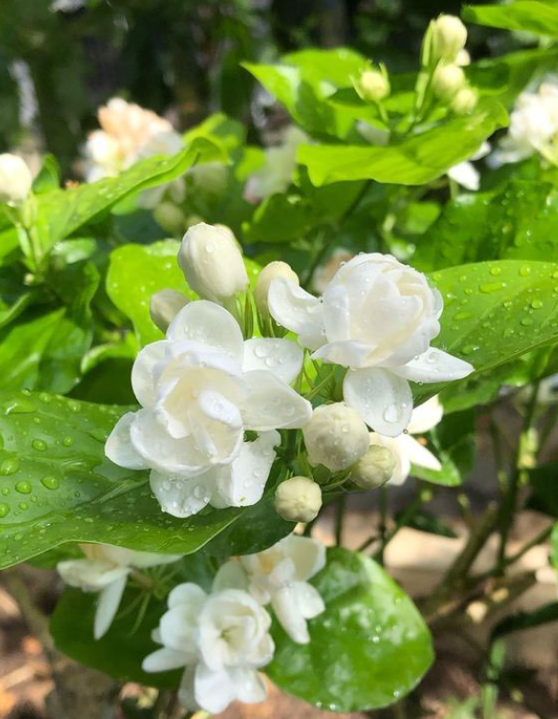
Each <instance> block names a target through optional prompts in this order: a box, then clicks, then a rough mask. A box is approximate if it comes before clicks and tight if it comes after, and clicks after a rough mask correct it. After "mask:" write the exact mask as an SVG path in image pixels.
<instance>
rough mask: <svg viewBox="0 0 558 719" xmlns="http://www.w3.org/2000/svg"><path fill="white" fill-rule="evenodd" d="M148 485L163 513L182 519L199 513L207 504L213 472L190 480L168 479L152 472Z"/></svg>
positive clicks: (154, 471)
mask: <svg viewBox="0 0 558 719" xmlns="http://www.w3.org/2000/svg"><path fill="white" fill-rule="evenodd" d="M149 484H150V485H151V491H152V492H153V494H154V495H155V497H156V498H157V501H158V502H159V504H160V505H161V509H162V510H163V512H167V514H171V515H172V516H173V517H179V518H180V519H184V518H186V517H191V516H192V515H193V514H197V513H198V512H201V510H202V509H203V508H204V507H206V506H207V505H208V504H209V500H210V499H211V495H212V493H213V491H214V486H215V470H213V469H210V470H208V471H207V472H204V473H203V474H199V475H197V476H196V477H193V478H191V479H183V478H182V477H173V476H170V477H169V475H167V474H161V473H160V472H157V471H156V470H152V471H151V474H150V475H149Z"/></svg>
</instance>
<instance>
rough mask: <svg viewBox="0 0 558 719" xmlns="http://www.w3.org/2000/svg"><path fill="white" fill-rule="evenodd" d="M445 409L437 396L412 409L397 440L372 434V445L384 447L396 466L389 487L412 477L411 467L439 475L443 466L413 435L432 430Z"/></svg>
mask: <svg viewBox="0 0 558 719" xmlns="http://www.w3.org/2000/svg"><path fill="white" fill-rule="evenodd" d="M443 415H444V408H443V407H442V405H441V404H440V402H439V400H438V398H437V397H432V399H429V400H428V402H425V403H424V404H421V405H420V406H419V407H416V408H415V409H414V410H413V414H412V416H411V421H410V422H409V425H408V427H407V432H406V433H405V434H401V435H399V437H384V436H382V435H380V434H376V433H375V432H373V433H372V434H371V435H370V441H371V443H372V445H380V446H382V447H387V448H388V449H389V450H390V452H391V453H392V454H393V457H394V458H395V467H394V468H393V473H392V475H391V477H390V478H389V484H393V485H399V484H403V482H404V481H405V480H406V479H407V477H408V476H409V475H410V474H411V465H412V464H414V465H416V466H417V467H424V468H425V469H431V470H433V471H435V472H439V471H440V470H441V469H442V465H441V464H440V461H439V460H438V458H437V457H435V456H434V455H433V454H432V452H431V451H430V450H429V449H427V448H426V447H425V446H424V445H423V444H421V442H419V441H418V440H416V439H415V438H414V437H413V436H412V435H417V434H418V435H421V434H425V433H426V432H428V431H430V430H431V429H433V428H434V427H435V426H436V425H437V424H438V423H439V422H440V420H441V419H442V417H443Z"/></svg>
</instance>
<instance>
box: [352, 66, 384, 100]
mask: <svg viewBox="0 0 558 719" xmlns="http://www.w3.org/2000/svg"><path fill="white" fill-rule="evenodd" d="M354 85H355V90H356V91H357V93H358V94H359V96H360V97H361V98H362V99H363V100H369V101H371V102H379V101H380V100H383V99H384V98H386V97H387V96H388V95H389V93H390V91H391V87H390V84H389V79H388V76H387V72H386V71H385V69H383V68H381V69H380V70H375V69H373V68H371V69H370V70H365V71H364V72H363V73H362V74H361V76H360V77H359V78H358V80H356V81H355V83H354Z"/></svg>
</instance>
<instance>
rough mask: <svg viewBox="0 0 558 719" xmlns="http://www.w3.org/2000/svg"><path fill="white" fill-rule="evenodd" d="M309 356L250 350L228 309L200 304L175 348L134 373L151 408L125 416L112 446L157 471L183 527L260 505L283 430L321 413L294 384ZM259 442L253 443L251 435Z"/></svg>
mask: <svg viewBox="0 0 558 719" xmlns="http://www.w3.org/2000/svg"><path fill="white" fill-rule="evenodd" d="M301 367H302V352H301V351H300V348H298V347H297V346H296V345H295V344H294V343H293V342H290V341H289V340H287V339H261V338H254V339H250V340H247V341H246V342H244V340H243V337H242V333H241V331H240V327H239V326H238V324H237V322H236V321H235V319H234V318H233V317H232V315H230V314H229V313H228V312H227V311H226V310H225V309H223V308H222V307H220V306H219V305H216V304H213V303H212V302H208V301H204V300H202V301H198V302H191V303H189V304H188V305H186V306H185V307H183V308H182V310H180V312H179V313H178V315H177V316H176V317H175V318H174V320H173V321H172V322H171V324H170V326H169V329H168V331H167V339H166V340H161V341H160V342H154V343H152V344H150V345H147V346H146V347H144V349H143V350H142V351H141V352H140V353H139V355H138V357H137V359H136V361H135V363H134V367H133V370H132V387H133V389H134V393H135V395H136V397H137V399H138V401H139V403H140V404H141V405H142V409H140V410H139V411H138V412H129V413H127V414H125V415H124V416H123V417H122V418H121V419H120V420H119V421H118V423H117V425H116V426H115V428H114V430H113V431H112V434H111V435H110V437H109V438H108V440H107V443H106V447H105V451H106V454H107V456H108V457H109V459H112V461H113V462H115V463H116V464H119V465H120V466H122V467H128V468H129V469H143V468H150V469H151V470H152V471H151V487H152V489H153V491H154V493H155V495H156V496H157V498H158V499H159V501H160V503H161V505H162V507H163V509H164V510H165V511H167V512H169V513H171V514H173V515H175V516H177V517H187V516H190V515H191V514H195V513H196V512H199V511H200V510H201V509H202V508H203V507H205V506H206V505H207V504H208V503H211V504H212V505H213V506H218V507H223V506H244V505H249V504H254V503H255V502H257V501H258V500H259V499H260V497H261V495H262V492H263V489H264V487H265V483H266V480H267V477H268V474H269V471H270V468H271V465H272V463H273V459H274V456H275V454H274V452H273V446H274V445H276V444H278V443H279V434H278V433H277V432H276V431H275V429H278V428H281V429H291V428H297V427H301V426H302V425H303V424H305V423H306V422H307V421H308V420H309V419H310V416H311V405H310V403H309V402H308V401H307V400H305V399H303V398H302V397H301V396H300V395H299V394H297V393H296V392H295V391H294V390H293V389H291V387H289V383H290V382H292V381H293V380H294V379H295V377H297V375H298V374H299V372H300V370H301ZM246 430H253V431H256V432H259V433H260V434H259V436H258V438H257V439H256V440H255V441H253V442H244V432H245V431H246Z"/></svg>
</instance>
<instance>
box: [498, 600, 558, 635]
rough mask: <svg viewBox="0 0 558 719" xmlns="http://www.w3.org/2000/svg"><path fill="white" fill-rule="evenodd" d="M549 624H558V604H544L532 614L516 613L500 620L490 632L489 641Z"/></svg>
mask: <svg viewBox="0 0 558 719" xmlns="http://www.w3.org/2000/svg"><path fill="white" fill-rule="evenodd" d="M550 622H558V602H552V603H551V604H545V605H544V606H542V607H539V608H538V609H535V610H534V611H533V612H517V613H516V614H512V615H511V616H509V617H505V618H504V619H502V620H500V621H499V622H498V624H496V626H495V627H494V629H493V630H492V632H491V640H492V641H494V640H495V639H497V638H498V637H503V636H505V635H506V634H511V633H512V632H519V631H523V630H525V629H533V628H534V627H541V626H543V625H544V624H548V623H550Z"/></svg>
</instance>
